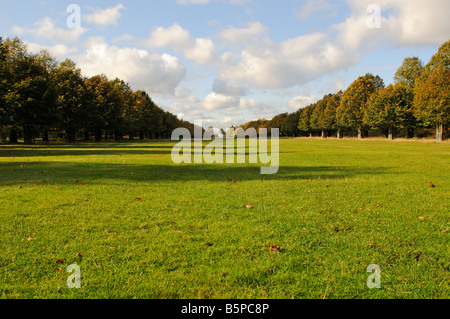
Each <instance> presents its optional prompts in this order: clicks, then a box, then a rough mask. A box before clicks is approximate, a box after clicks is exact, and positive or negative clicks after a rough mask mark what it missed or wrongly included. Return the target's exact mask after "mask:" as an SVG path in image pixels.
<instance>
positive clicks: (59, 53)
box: [26, 43, 78, 60]
mask: <svg viewBox="0 0 450 319" xmlns="http://www.w3.org/2000/svg"><path fill="white" fill-rule="evenodd" d="M26 44H27V46H28V50H29V51H30V52H33V53H38V52H40V51H42V50H46V51H48V52H49V53H50V54H51V55H52V56H54V57H55V58H57V59H59V60H63V59H66V58H67V56H68V55H70V54H74V53H76V52H77V51H78V49H77V48H70V47H68V46H66V45H64V44H55V45H52V46H48V45H40V44H36V43H26Z"/></svg>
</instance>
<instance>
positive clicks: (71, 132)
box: [66, 128, 77, 143]
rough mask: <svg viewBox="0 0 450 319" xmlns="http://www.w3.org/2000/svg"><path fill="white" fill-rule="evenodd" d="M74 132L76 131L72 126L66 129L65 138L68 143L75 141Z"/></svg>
mask: <svg viewBox="0 0 450 319" xmlns="http://www.w3.org/2000/svg"><path fill="white" fill-rule="evenodd" d="M76 133H77V132H76V131H75V130H74V129H72V128H69V129H67V130H66V139H67V142H68V143H75V142H76V141H77V136H76V135H77V134H76Z"/></svg>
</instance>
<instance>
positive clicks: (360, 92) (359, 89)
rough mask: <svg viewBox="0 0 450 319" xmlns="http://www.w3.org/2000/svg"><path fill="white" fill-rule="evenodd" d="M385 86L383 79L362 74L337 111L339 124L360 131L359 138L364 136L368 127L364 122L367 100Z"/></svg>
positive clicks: (349, 89)
mask: <svg viewBox="0 0 450 319" xmlns="http://www.w3.org/2000/svg"><path fill="white" fill-rule="evenodd" d="M383 87H384V82H383V80H382V79H381V78H380V77H379V76H378V75H377V76H374V75H372V74H370V73H368V74H366V75H364V76H360V77H359V78H358V79H357V80H355V81H354V82H353V83H352V84H351V85H350V86H349V88H348V89H347V90H346V91H345V93H344V95H343V96H342V100H341V104H340V106H339V108H338V109H337V112H336V119H337V123H338V125H339V126H341V127H344V128H346V129H352V130H357V131H358V138H362V137H363V132H364V131H366V130H367V129H368V127H367V126H366V125H365V124H364V121H363V119H364V113H365V110H366V108H367V101H368V100H369V98H370V96H371V95H372V94H373V93H374V92H375V91H376V90H378V89H381V88H383Z"/></svg>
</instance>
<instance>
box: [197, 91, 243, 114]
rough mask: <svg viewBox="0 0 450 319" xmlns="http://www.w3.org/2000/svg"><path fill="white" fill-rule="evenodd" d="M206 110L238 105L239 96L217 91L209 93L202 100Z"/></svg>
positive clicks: (229, 107)
mask: <svg viewBox="0 0 450 319" xmlns="http://www.w3.org/2000/svg"><path fill="white" fill-rule="evenodd" d="M202 105H203V107H204V108H205V109H206V110H224V109H232V108H236V107H238V106H239V98H236V97H233V96H227V95H223V94H218V93H214V92H213V93H211V94H209V95H208V96H206V97H205V99H204V100H203V102H202Z"/></svg>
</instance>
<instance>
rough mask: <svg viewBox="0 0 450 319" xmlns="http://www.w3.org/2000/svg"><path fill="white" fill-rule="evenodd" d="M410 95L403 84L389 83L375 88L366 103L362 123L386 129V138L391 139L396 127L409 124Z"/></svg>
mask: <svg viewBox="0 0 450 319" xmlns="http://www.w3.org/2000/svg"><path fill="white" fill-rule="evenodd" d="M411 95H412V92H411V91H410V90H409V89H408V87H407V86H406V85H404V84H396V85H392V84H391V85H389V86H387V87H386V88H384V89H380V90H377V91H376V92H375V93H373V94H372V96H371V97H370V99H369V101H368V103H367V108H366V111H365V114H364V123H365V124H366V125H367V126H369V127H371V128H375V129H385V130H387V131H388V138H389V139H390V140H392V139H393V138H394V133H395V130H396V129H399V128H404V127H407V126H408V124H409V119H410V117H411V112H412V111H411V109H410V103H409V101H410V100H411Z"/></svg>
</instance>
